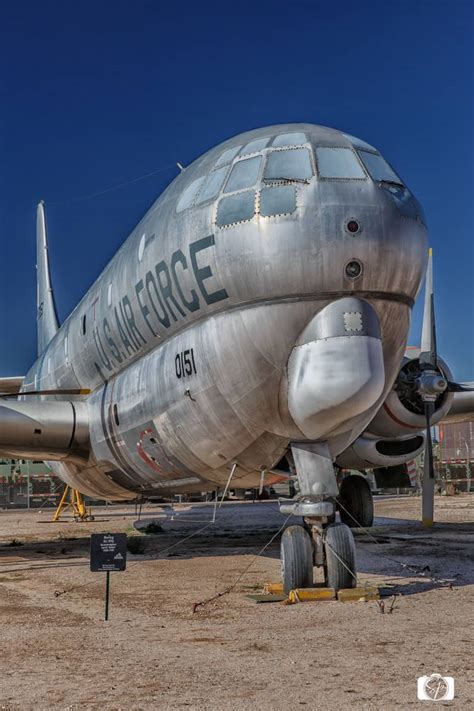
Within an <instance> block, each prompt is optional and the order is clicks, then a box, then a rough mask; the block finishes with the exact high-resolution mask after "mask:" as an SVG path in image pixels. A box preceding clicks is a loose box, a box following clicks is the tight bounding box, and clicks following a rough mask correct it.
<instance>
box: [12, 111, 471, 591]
mask: <svg viewBox="0 0 474 711" xmlns="http://www.w3.org/2000/svg"><path fill="white" fill-rule="evenodd" d="M37 250H38V256H37V262H38V263H37V274H38V304H37V306H38V312H37V327H38V360H37V361H36V362H35V363H34V365H33V366H32V368H31V369H30V371H29V372H28V373H27V375H26V376H25V377H20V378H3V379H0V392H3V393H4V399H3V400H2V401H1V404H0V453H1V454H2V455H4V456H10V457H22V458H28V457H29V458H34V459H44V460H46V461H48V462H50V463H51V467H52V469H53V470H54V472H55V473H56V474H57V475H58V476H59V477H61V479H63V480H64V481H65V482H66V483H68V484H69V485H71V486H72V487H74V488H77V489H79V490H80V491H82V492H83V493H85V494H89V495H92V496H96V497H97V496H99V497H103V498H105V499H111V500H114V499H115V500H118V499H130V498H131V496H134V495H139V494H141V495H155V496H156V495H157V494H159V495H167V494H171V493H179V492H193V491H206V490H212V489H216V488H217V487H224V486H225V485H228V484H229V480H230V476H232V486H234V487H256V486H259V483H260V481H261V480H262V476H263V477H264V478H265V483H266V484H270V483H272V482H273V481H277V480H278V479H281V476H282V474H283V475H284V470H288V468H290V470H291V471H293V472H294V471H296V475H297V479H298V483H299V492H298V494H297V496H296V497H295V499H294V500H287V501H286V502H284V503H283V504H282V507H281V508H282V511H284V512H285V511H286V512H289V513H294V514H295V515H300V516H303V518H304V520H305V522H306V527H303V526H291V527H290V528H288V529H287V530H286V532H285V533H284V535H283V537H282V549H281V550H282V568H283V578H284V584H285V589H289V588H290V587H301V586H303V585H309V584H311V582H312V579H313V563H315V564H317V565H323V566H324V569H325V571H326V576H327V581H328V583H329V585H331V586H333V587H336V588H339V587H349V586H351V585H353V584H354V581H355V555H354V542H353V537H352V533H351V530H350V528H349V526H348V525H346V524H349V525H353V524H354V523H355V521H354V519H356V520H357V522H358V523H362V524H365V525H370V523H371V518H372V502H371V494H370V490H369V487H368V486H367V483H366V481H365V479H363V478H362V477H358V476H354V477H348V478H346V479H344V480H343V483H342V485H341V491H340V492H339V491H338V484H337V480H336V476H335V466H336V467H338V466H339V467H352V468H356V469H362V470H365V469H369V468H370V469H373V468H377V469H379V470H383V471H387V472H389V471H390V468H391V467H393V466H395V465H400V464H403V463H405V462H406V461H408V460H410V459H413V458H414V457H415V456H416V455H417V454H419V453H420V452H421V451H422V449H423V447H424V446H425V441H426V446H427V456H426V461H427V462H428V470H429V471H428V473H429V474H431V478H432V477H433V467H432V457H431V438H430V435H429V433H430V425H433V424H436V423H437V422H439V421H440V420H442V419H443V418H446V417H448V416H449V417H451V418H453V417H461V418H462V417H468V416H469V414H470V413H472V411H473V409H474V407H473V402H472V396H471V394H470V393H468V392H461V391H462V390H464V389H465V388H464V387H463V386H461V385H457V384H455V383H452V382H451V381H452V376H451V373H450V372H449V369H448V366H447V365H446V364H445V363H444V362H443V361H442V360H441V359H438V357H437V353H436V341H435V330H434V314H433V308H432V289H431V281H430V282H429V284H428V288H427V290H426V293H427V301H426V309H425V317H424V328H423V337H422V344H421V349H415V350H407V351H406V350H405V348H406V340H407V334H408V328H409V322H410V313H411V308H412V306H413V303H414V299H415V297H416V295H417V293H418V291H419V289H420V285H421V283H422V279H423V276H424V273H425V269H426V264H427V230H426V222H425V217H424V215H423V210H422V208H421V206H420V204H419V203H418V202H417V200H416V199H415V197H414V196H413V194H412V193H411V191H410V190H409V189H408V187H407V186H406V185H405V184H404V182H403V180H402V179H401V178H400V177H399V176H398V174H397V173H396V172H395V171H394V169H393V168H392V167H391V166H390V165H389V164H388V163H387V162H386V161H385V159H384V158H383V157H382V156H381V155H380V153H379V152H378V151H377V150H376V149H375V148H373V147H372V146H370V145H368V144H367V143H365V142H363V141H361V140H359V139H357V138H354V137H353V136H350V135H347V134H344V133H342V132H340V131H337V130H334V129H330V128H324V127H320V126H315V125H311V124H291V125H280V126H270V127H268V128H261V129H258V130H255V131H251V132H249V133H244V134H242V135H239V136H237V137H235V138H232V139H230V140H228V141H226V142H225V143H223V144H221V145H219V146H217V147H216V148H213V149H212V150H210V151H208V152H207V153H206V154H204V155H203V156H202V157H201V158H199V159H197V160H196V161H194V162H193V163H192V164H191V165H190V166H189V167H187V168H186V169H185V170H183V171H182V172H181V173H180V174H179V175H178V176H177V177H176V178H175V179H174V180H173V182H172V183H171V184H170V185H169V187H168V188H167V189H166V190H165V191H164V193H163V194H162V195H161V196H160V197H159V198H158V200H157V201H156V202H155V204H154V205H153V206H152V207H151V209H150V210H149V211H148V212H147V214H146V215H145V216H144V218H143V219H142V220H141V221H140V222H139V224H138V225H137V226H136V228H135V229H134V230H133V232H132V234H131V235H130V236H129V238H128V239H127V240H126V242H125V243H124V244H123V246H122V247H121V249H120V250H119V251H118V253H117V254H116V255H115V257H114V258H113V259H112V261H111V262H110V263H109V265H108V266H107V267H106V268H105V270H104V271H103V272H102V274H101V275H100V276H99V278H98V279H97V281H96V282H95V283H94V284H93V286H92V287H91V288H90V289H89V291H88V292H87V294H86V295H85V296H84V298H83V299H82V301H81V302H80V303H79V305H78V306H77V307H76V309H75V310H74V311H73V312H72V314H71V315H70V316H69V318H68V319H67V320H66V321H65V322H64V323H63V324H62V326H61V327H59V324H58V319H57V315H56V309H55V303H54V298H53V291H52V287H51V280H50V270H49V263H48V247H47V239H46V225H45V216H44V206H43V204H42V203H40V205H39V206H38V213H37ZM427 425H428V429H427V430H426V432H427V433H428V436H426V435H425V429H426V426H427ZM285 463H286V464H285ZM338 495H340V498H339V499H337V497H338ZM337 501H339V502H340V501H343V502H344V506H343V507H342V508H340V513H341V518H342V523H335V521H334V515H335V506H336V504H337ZM352 517H353V518H352ZM308 531H310V532H311V534H312V535H310V534H309V533H308Z"/></svg>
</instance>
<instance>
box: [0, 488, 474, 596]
mask: <svg viewBox="0 0 474 711" xmlns="http://www.w3.org/2000/svg"><path fill="white" fill-rule="evenodd" d="M272 503H273V502H272ZM145 513H146V516H145V515H144V516H143V518H142V520H141V521H136V522H135V523H136V528H137V529H139V530H141V531H142V533H144V534H145V535H141V536H139V535H136V536H131V537H130V538H131V539H132V543H130V542H129V545H130V548H131V550H132V551H133V553H132V554H131V555H130V563H131V562H135V561H140V560H142V561H144V562H145V561H150V560H151V561H153V560H154V561H156V560H159V559H163V560H166V559H173V558H179V559H190V558H196V557H209V556H214V557H215V556H224V555H225V556H236V555H252V554H257V553H261V555H263V556H264V557H266V558H273V559H278V558H279V542H280V534H279V533H278V531H279V529H280V528H281V526H282V523H285V525H287V526H289V525H292V524H297V523H300V522H301V519H298V518H296V517H292V518H291V519H288V520H287V521H286V522H285V518H284V517H283V516H281V515H280V514H279V512H278V508H277V506H276V505H271V504H270V502H269V503H268V504H265V505H263V506H262V505H258V504H257V505H256V506H255V507H249V506H242V507H239V506H238V505H236V506H232V507H229V508H228V509H226V508H223V509H222V510H221V511H218V512H217V514H216V521H215V523H214V524H212V525H211V524H210V522H211V520H212V515H213V507H212V506H209V507H203V506H198V507H191V508H190V509H186V510H184V511H180V512H177V513H176V514H175V516H174V519H173V518H172V517H171V516H169V515H168V516H163V510H157V511H156V512H155V511H153V512H151V511H149V510H148V511H146V512H143V514H145ZM150 513H151V514H152V517H150V516H149V514H150ZM168 513H169V512H168ZM98 522H99V521H98V520H97V519H96V521H95V524H97V523H98ZM104 523H106V521H105V520H104ZM150 523H154V524H155V525H154V526H153V527H152V528H153V533H147V527H148V525H149V524H150ZM157 525H158V528H157ZM58 526H60V524H58ZM78 526H80V532H81V533H84V534H85V533H86V530H87V529H86V530H84V527H86V526H87V524H86V523H82V524H78ZM205 526H208V527H207V528H206V529H205V530H203V531H201V529H202V528H203V527H205ZM106 528H107V527H106V526H105V527H104V530H106ZM95 530H96V529H95ZM367 533H368V534H369V535H367V534H366V533H365V532H364V531H361V530H359V531H356V536H355V537H356V546H357V557H358V566H357V569H358V576H359V579H360V580H361V581H363V580H364V576H366V575H377V576H378V578H379V579H383V580H384V581H385V582H386V583H387V584H388V585H389V588H388V589H389V591H390V592H391V593H393V594H402V595H411V594H416V593H421V592H427V591H429V590H433V589H435V588H439V587H446V586H447V585H449V581H451V582H452V585H453V586H454V587H459V586H465V585H470V584H472V583H474V553H472V552H471V551H472V550H473V547H472V545H471V544H470V535H469V534H473V539H472V540H474V523H470V522H461V523H453V524H450V523H442V524H437V525H436V526H435V527H434V528H433V529H430V530H429V531H427V530H426V529H423V528H422V527H421V525H420V524H419V523H418V522H416V521H412V520H408V519H394V518H387V517H383V518H376V520H375V526H374V528H372V529H369V530H368V532H367ZM275 534H278V535H275ZM456 534H457V535H456ZM274 536H275V538H274V540H273V541H272V542H271V543H270V541H271V539H272V537H274ZM369 536H370V537H369ZM89 542H90V538H89V535H80V536H78V537H70V538H63V539H61V538H60V539H56V540H43V541H36V542H28V543H27V544H25V545H20V546H8V545H6V546H5V545H4V546H0V558H1V560H0V575H2V574H4V573H10V572H12V573H13V572H14V573H16V572H18V573H20V572H24V571H31V570H33V569H35V570H38V569H45V568H48V569H54V568H68V567H69V568H71V567H78V568H83V567H88V565H89V559H88V558H89ZM267 544H269V545H268V547H267V548H266V549H265V550H264V551H262V549H263V548H264V546H266V545H267ZM10 558H11V559H12V560H11V562H10V563H9V562H8V561H9V559H10ZM78 559H79V560H78ZM81 559H82V560H81ZM404 566H405V567H404ZM407 566H409V567H407ZM426 566H428V567H426ZM443 581H448V582H443Z"/></svg>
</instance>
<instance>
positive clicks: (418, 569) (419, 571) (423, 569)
mask: <svg viewBox="0 0 474 711" xmlns="http://www.w3.org/2000/svg"><path fill="white" fill-rule="evenodd" d="M333 500H334V504H335V505H337V506H339V508H341V509H343V510H344V512H345V513H346V514H347V515H348V516H349V517H350V518H351V519H352V520H353V521H354V523H356V524H357V528H359V529H360V530H361V531H362V532H363V533H364V534H365V535H366V536H367V537H368V538H369V539H370V540H371V541H373V543H375V544H376V545H377V546H381V545H382V544H381V543H380V542H379V541H378V540H377V539H376V538H375V536H373V535H372V534H371V533H369V531H368V530H367V528H365V526H361V524H360V523H359V521H358V520H357V519H356V518H355V517H354V516H353V515H352V514H351V512H350V511H348V510H347V509H346V507H345V506H344V505H343V504H342V503H341V501H340V499H337V501H336V499H335V498H334V497H333ZM378 555H380V556H381V557H382V558H386V559H387V560H389V561H391V562H392V563H396V564H397V565H400V566H401V567H402V568H403V569H404V570H408V571H410V572H411V573H413V574H414V575H419V576H421V577H422V578H424V579H425V580H431V582H433V583H437V584H439V585H448V586H449V587H451V588H452V582H453V581H452V580H447V579H444V578H436V577H435V576H434V575H427V573H428V572H431V571H430V567H429V565H425V566H420V565H410V564H409V563H403V562H402V561H401V560H398V559H397V558H393V557H392V556H390V555H387V553H382V552H380V553H379V554H378Z"/></svg>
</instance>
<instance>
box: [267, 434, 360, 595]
mask: <svg viewBox="0 0 474 711" xmlns="http://www.w3.org/2000/svg"><path fill="white" fill-rule="evenodd" d="M291 449H292V454H293V458H294V463H295V468H296V473H297V476H298V482H299V486H300V496H299V497H298V498H296V499H292V500H290V501H288V500H287V501H285V502H283V501H282V502H280V511H281V512H282V513H287V514H288V513H291V514H293V515H295V516H302V517H303V519H304V522H305V527H303V526H290V527H289V528H287V529H286V530H285V531H284V532H283V535H282V538H281V568H282V578H283V590H284V592H285V593H289V592H290V590H292V589H295V588H298V587H311V586H312V585H313V566H314V565H315V566H317V567H322V568H323V570H324V579H325V583H326V585H327V586H328V587H331V588H333V589H334V590H335V591H336V592H337V591H338V590H340V589H341V588H353V587H355V586H356V584H357V575H356V560H355V544H354V538H353V536H352V531H351V530H350V528H349V527H348V526H347V525H346V524H345V523H334V514H335V505H334V501H335V499H336V497H337V494H338V487H337V482H336V476H335V474H334V468H333V464H332V460H331V457H330V454H329V450H328V447H327V445H326V444H325V443H316V444H309V443H308V444H306V443H304V444H295V445H292V447H291ZM364 483H365V482H364Z"/></svg>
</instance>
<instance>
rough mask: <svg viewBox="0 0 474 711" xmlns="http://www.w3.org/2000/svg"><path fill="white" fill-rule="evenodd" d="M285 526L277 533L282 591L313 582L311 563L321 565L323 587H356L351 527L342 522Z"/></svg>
mask: <svg viewBox="0 0 474 711" xmlns="http://www.w3.org/2000/svg"><path fill="white" fill-rule="evenodd" d="M307 526H308V527H310V528H311V536H310V535H309V533H308V531H307V529H306V528H304V527H303V526H289V528H287V529H286V530H285V531H284V532H283V535H282V537H281V548H280V555H281V572H282V581H283V591H284V592H285V593H286V594H288V593H289V592H290V590H295V589H297V588H310V587H312V586H313V580H314V578H313V566H317V567H322V568H323V570H324V582H325V585H326V587H328V588H333V589H334V590H335V591H336V592H337V591H338V590H341V589H343V588H353V587H356V582H357V574H356V558H355V545H354V537H353V535H352V531H351V530H350V528H349V527H348V526H346V525H345V524H344V523H331V524H330V525H328V526H327V527H323V526H322V525H321V524H320V523H311V524H307Z"/></svg>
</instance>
